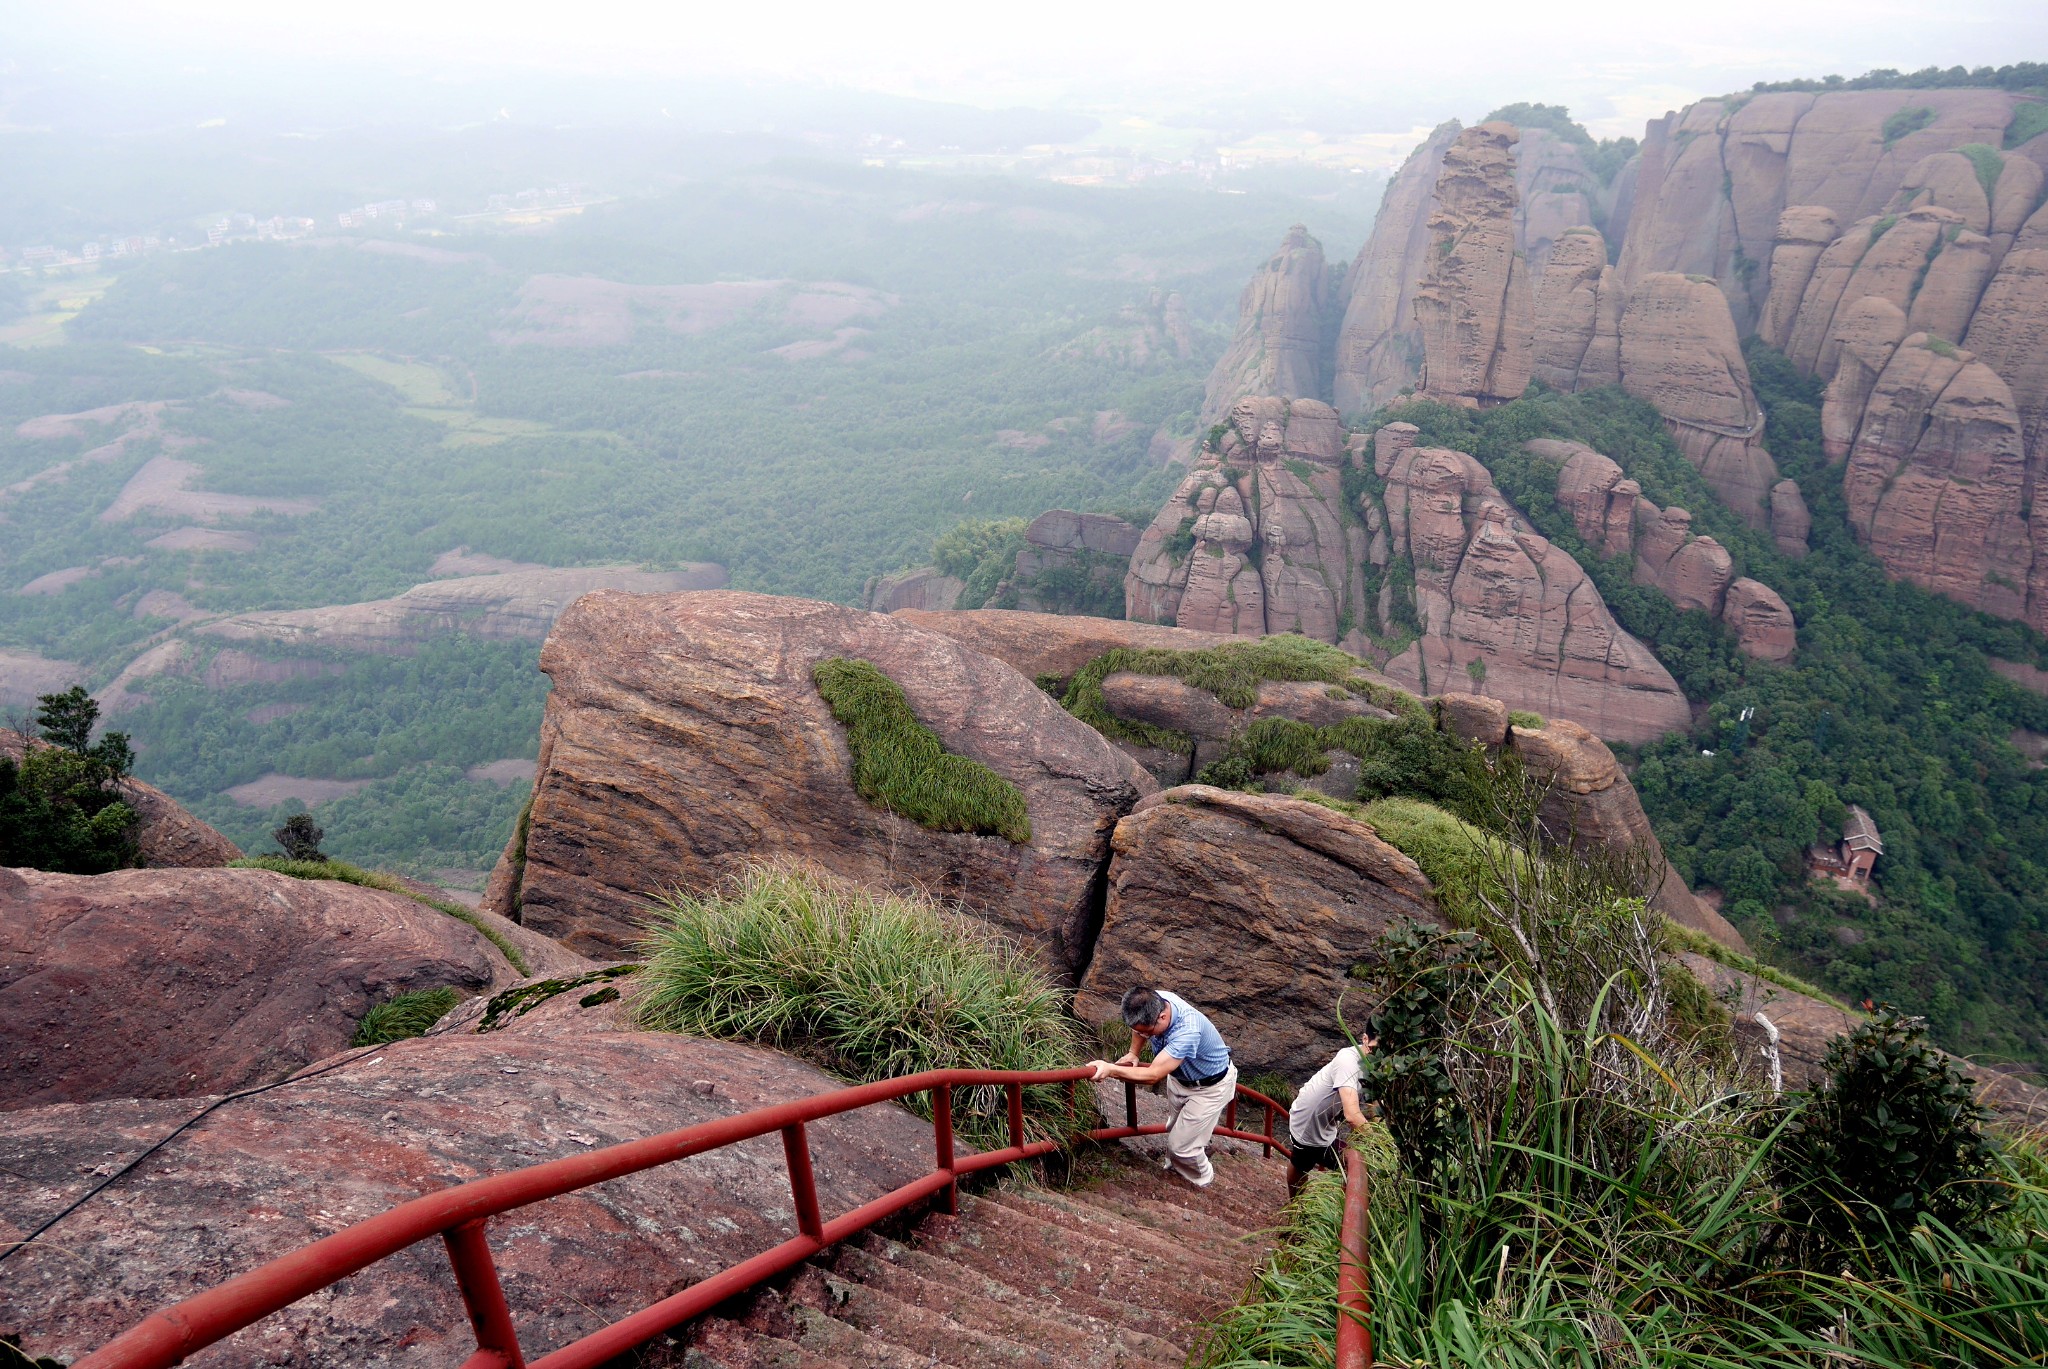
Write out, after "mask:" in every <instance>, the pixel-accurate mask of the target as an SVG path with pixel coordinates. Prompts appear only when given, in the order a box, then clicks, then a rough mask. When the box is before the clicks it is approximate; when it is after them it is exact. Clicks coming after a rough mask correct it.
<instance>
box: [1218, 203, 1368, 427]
mask: <svg viewBox="0 0 2048 1369" xmlns="http://www.w3.org/2000/svg"><path fill="white" fill-rule="evenodd" d="M1334 294H1335V291H1334V290H1333V289H1332V282H1331V280H1330V277H1329V272H1328V270H1327V269H1326V267H1325V266H1324V262H1323V247H1322V244H1321V243H1319V242H1317V241H1316V240H1315V239H1314V238H1312V237H1310V236H1309V232H1308V229H1307V228H1306V227H1305V226H1303V225H1302V224H1295V225H1294V227H1292V228H1290V229H1288V230H1287V238H1286V240H1285V241H1284V242H1282V243H1281V244H1280V250H1279V251H1277V252H1275V253H1274V254H1273V255H1272V256H1271V257H1270V258H1268V259H1267V261H1266V263H1265V265H1263V266H1261V267H1260V268H1259V269H1258V270H1257V271H1256V272H1254V273H1253V275H1252V278H1251V281H1250V282H1249V283H1248V284H1246V286H1245V287H1244V292H1243V293H1242V294H1240V295H1239V296H1238V299H1237V335H1236V336H1235V337H1233V338H1232V339H1231V342H1230V346H1229V348H1228V349H1227V350H1225V352H1224V353H1223V355H1222V357H1221V358H1219V359H1218V360H1217V362H1216V366H1215V368H1214V369H1213V370H1211V371H1210V372H1209V384H1208V387H1207V390H1206V392H1205V395H1204V398H1203V401H1202V422H1203V423H1214V422H1215V421H1216V420H1217V419H1219V418H1221V417H1223V415H1224V414H1226V413H1228V412H1229V410H1230V406H1231V405H1233V404H1235V403H1237V401H1238V400H1240V399H1243V398H1244V397H1246V396H1247V395H1277V396H1279V397H1280V398H1283V399H1317V398H1320V397H1321V395H1322V394H1323V390H1324V383H1323V382H1324V379H1325V376H1326V373H1327V368H1326V364H1325V362H1324V358H1323V337H1324V334H1325V333H1326V332H1327V331H1328V324H1327V322H1326V320H1327V319H1328V317H1329V315H1330V314H1331V313H1332V311H1333V310H1334V308H1335V307H1336V306H1335V303H1334V300H1333V298H1332V297H1333V295H1334Z"/></svg>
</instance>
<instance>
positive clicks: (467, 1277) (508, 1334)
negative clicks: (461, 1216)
mask: <svg viewBox="0 0 2048 1369" xmlns="http://www.w3.org/2000/svg"><path fill="white" fill-rule="evenodd" d="M441 1239H442V1241H443V1242H445V1243H446V1244H447V1246H448V1262H449V1263H450V1264H452V1265H454V1266H455V1286H456V1287H457V1288H458V1289H460V1290H461V1291H462V1305H463V1306H464V1307H465V1308H467V1309H468V1310H469V1325H470V1328H471V1329H472V1330H473V1331H475V1332H476V1353H475V1354H474V1355H472V1356H470V1357H469V1359H468V1360H467V1361H465V1362H464V1366H463V1369H526V1360H525V1358H524V1357H523V1356H521V1354H520V1353H519V1333H518V1332H517V1331H515V1330H514V1329H513V1327H512V1309H511V1308H510V1307H507V1306H506V1305H505V1290H504V1288H503V1287H502V1286H501V1285H500V1284H499V1283H498V1265H497V1261H495V1260H493V1259H492V1258H491V1245H490V1242H489V1241H486V1240H485V1239H484V1224H483V1221H482V1220H481V1219H478V1220H477V1221H473V1222H464V1223H463V1224H462V1225H461V1226H458V1227H454V1228H452V1229H450V1230H448V1231H444V1232H442V1233H441Z"/></svg>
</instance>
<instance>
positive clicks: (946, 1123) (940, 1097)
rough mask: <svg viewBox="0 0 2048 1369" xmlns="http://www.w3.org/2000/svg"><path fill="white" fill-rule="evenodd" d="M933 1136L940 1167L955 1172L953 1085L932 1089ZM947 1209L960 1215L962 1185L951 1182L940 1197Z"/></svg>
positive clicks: (942, 1085)
mask: <svg viewBox="0 0 2048 1369" xmlns="http://www.w3.org/2000/svg"><path fill="white" fill-rule="evenodd" d="M932 1136H933V1137H934V1138H935V1139H936V1140H937V1141H938V1146H939V1168H940V1169H942V1170H944V1171H945V1172H946V1173H948V1174H951V1173H952V1172H953V1086H952V1085H951V1084H940V1085H938V1086H936V1087H935V1088H933V1089H932ZM940 1201H941V1202H943V1203H944V1204H945V1207H946V1211H947V1212H949V1213H952V1214H953V1215H955V1216H958V1215H959V1213H960V1185H959V1183H958V1182H957V1181H956V1182H953V1183H949V1184H947V1185H946V1187H945V1191H944V1194H943V1196H942V1197H941V1199H940Z"/></svg>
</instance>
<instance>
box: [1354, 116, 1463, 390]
mask: <svg viewBox="0 0 2048 1369" xmlns="http://www.w3.org/2000/svg"><path fill="white" fill-rule="evenodd" d="M1460 132H1461V127H1460V125H1459V124H1458V122H1457V120H1455V119H1453V120H1451V121H1450V122H1448V123H1444V124H1439V125H1438V126H1437V127H1436V129H1435V130H1434V131H1433V132H1431V134H1430V135H1429V137H1428V138H1426V139H1424V140H1423V142H1422V144H1421V145H1420V146H1418V147H1417V148H1416V149H1415V150H1414V151H1413V152H1411V153H1409V154H1408V159H1407V160H1406V161H1405V162H1403V163H1402V164H1401V169H1400V171H1398V172H1397V173H1395V176H1394V179H1393V181H1392V183H1391V184H1389V185H1388V186H1387V193H1386V197H1385V199H1383V200H1382V201H1381V202H1380V212H1379V217H1377V218H1376V219H1374V220H1373V227H1372V236H1371V237H1370V238H1369V239H1368V240H1367V241H1366V244H1365V248H1364V250H1363V251H1361V252H1360V253H1359V254H1358V256H1357V257H1356V258H1355V259H1354V260H1353V261H1352V263H1351V270H1350V272H1349V273H1348V274H1347V275H1346V277H1345V280H1344V292H1343V305H1344V323H1343V326H1342V328H1341V329H1340V330H1339V333H1338V337H1337V363H1336V368H1335V372H1336V374H1335V377H1334V381H1333V389H1334V397H1335V400H1336V405H1337V408H1338V409H1340V410H1342V411H1343V412H1344V413H1347V414H1350V413H1357V412H1360V411H1362V410H1367V409H1375V408H1378V407H1379V406H1381V405H1383V404H1388V403H1391V402H1392V401H1393V400H1394V399H1395V397H1396V396H1398V395H1400V394H1401V392H1402V391H1404V390H1409V389H1412V388H1414V386H1415V384H1416V382H1417V380H1418V379H1420V377H1421V373H1422V370H1421V368H1422V333H1421V330H1420V329H1419V328H1418V327H1417V326H1416V322H1415V291H1416V288H1417V287H1418V286H1419V285H1420V284H1421V283H1422V278H1423V274H1424V272H1425V271H1426V270H1427V269H1428V267H1429V253H1430V250H1431V248H1430V229H1429V220H1430V217H1431V214H1432V212H1433V211H1434V210H1435V207H1436V183H1437V177H1438V176H1439V175H1440V174H1441V173H1442V171H1443V164H1444V154H1445V153H1446V152H1448V151H1449V150H1450V146H1451V142H1452V140H1453V139H1455V138H1456V137H1457V136H1458V134H1459V133H1460Z"/></svg>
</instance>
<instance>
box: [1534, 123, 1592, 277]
mask: <svg viewBox="0 0 2048 1369" xmlns="http://www.w3.org/2000/svg"><path fill="white" fill-rule="evenodd" d="M1516 131H1517V132H1519V133H1520V134H1521V141H1520V142H1519V143H1518V144H1516V147H1515V193H1516V198H1517V199H1518V200H1519V201H1520V204H1519V205H1518V206H1517V208H1516V210H1515V242H1516V243H1517V244H1518V245H1519V246H1520V247H1521V249H1522V255H1523V257H1524V258H1526V259H1527V261H1528V263H1529V274H1530V277H1531V279H1533V280H1536V281H1538V282H1540V281H1541V280H1542V279H1543V275H1544V272H1545V271H1546V270H1547V269H1548V268H1549V263H1550V260H1551V255H1552V253H1553V252H1554V251H1555V250H1556V246H1557V244H1558V242H1559V241H1561V240H1562V239H1563V238H1564V236H1565V235H1566V234H1568V233H1575V232H1582V231H1584V230H1586V229H1588V228H1591V227H1592V226H1593V225H1594V224H1596V223H1600V222H1602V221H1604V220H1605V218H1606V216H1607V212H1608V208H1609V206H1610V205H1611V204H1612V202H1613V197H1614V194H1613V186H1612V185H1611V184H1609V185H1602V184H1601V183H1600V180H1599V178H1598V177H1597V176H1595V175H1594V174H1593V172H1592V171H1591V170H1590V169H1589V168H1588V167H1587V165H1586V159H1585V157H1584V156H1583V155H1581V153H1580V150H1579V147H1578V146H1577V145H1575V144H1574V143H1572V142H1571V141H1570V140H1569V139H1566V138H1563V137H1561V136H1559V135H1558V134H1556V133H1553V132H1552V131H1551V130H1549V129H1547V128H1521V127H1519V126H1518V127H1517V130H1516Z"/></svg>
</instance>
